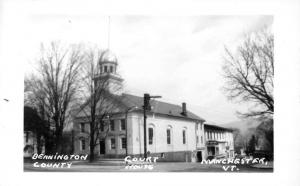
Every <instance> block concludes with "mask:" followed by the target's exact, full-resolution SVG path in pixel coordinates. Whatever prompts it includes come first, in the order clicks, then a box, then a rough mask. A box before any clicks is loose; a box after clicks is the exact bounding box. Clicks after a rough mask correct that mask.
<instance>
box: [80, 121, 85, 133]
mask: <svg viewBox="0 0 300 186" xmlns="http://www.w3.org/2000/svg"><path fill="white" fill-rule="evenodd" d="M80 131H81V132H85V130H84V123H80Z"/></svg>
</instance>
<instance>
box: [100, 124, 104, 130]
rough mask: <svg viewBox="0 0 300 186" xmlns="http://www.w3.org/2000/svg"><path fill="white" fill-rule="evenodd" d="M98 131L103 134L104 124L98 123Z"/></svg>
mask: <svg viewBox="0 0 300 186" xmlns="http://www.w3.org/2000/svg"><path fill="white" fill-rule="evenodd" d="M100 131H101V132H104V123H102V122H101V123H100Z"/></svg>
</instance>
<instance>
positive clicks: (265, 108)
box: [223, 31, 274, 117]
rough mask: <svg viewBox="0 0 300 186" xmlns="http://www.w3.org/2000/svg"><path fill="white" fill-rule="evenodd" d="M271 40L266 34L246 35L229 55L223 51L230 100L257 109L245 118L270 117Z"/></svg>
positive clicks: (271, 92)
mask: <svg viewBox="0 0 300 186" xmlns="http://www.w3.org/2000/svg"><path fill="white" fill-rule="evenodd" d="M273 50H274V37H273V34H271V33H269V32H268V31H261V32H258V33H255V34H254V35H251V36H248V37H247V38H246V39H245V40H244V42H243V43H242V44H241V45H240V46H239V47H238V48H237V51H236V52H235V53H232V52H231V51H229V50H228V49H227V48H225V52H226V57H225V63H224V66H223V71H224V77H225V80H226V85H225V86H224V90H225V92H226V93H227V95H228V98H229V99H230V100H238V101H244V102H250V103H254V104H255V106H256V108H255V109H253V110H250V111H249V112H248V113H242V115H243V116H246V117H254V116H266V115H269V116H270V115H273V112H274V100H273V78H274V59H273Z"/></svg>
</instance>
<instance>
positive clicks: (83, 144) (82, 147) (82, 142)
mask: <svg viewBox="0 0 300 186" xmlns="http://www.w3.org/2000/svg"><path fill="white" fill-rule="evenodd" d="M80 142H81V150H85V139H81V140H80Z"/></svg>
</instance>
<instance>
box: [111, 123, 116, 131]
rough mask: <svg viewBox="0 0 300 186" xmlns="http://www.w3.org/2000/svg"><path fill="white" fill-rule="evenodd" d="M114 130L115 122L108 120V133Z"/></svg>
mask: <svg viewBox="0 0 300 186" xmlns="http://www.w3.org/2000/svg"><path fill="white" fill-rule="evenodd" d="M114 130H115V121H114V120H110V131H114Z"/></svg>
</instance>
